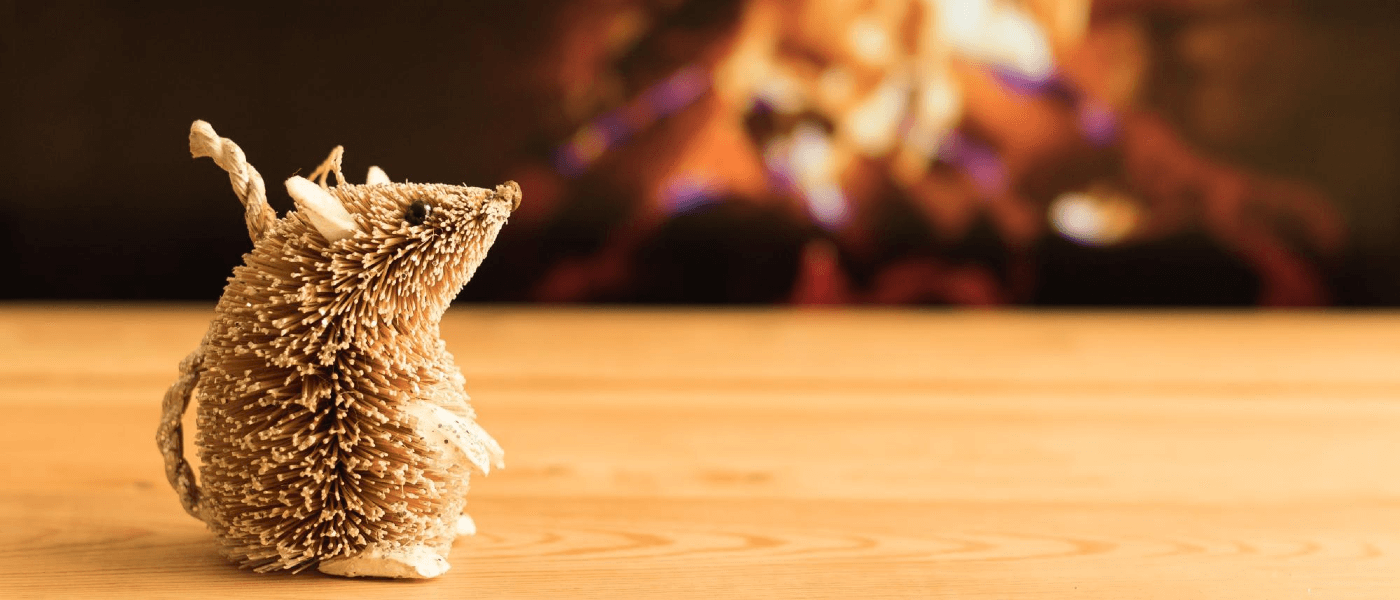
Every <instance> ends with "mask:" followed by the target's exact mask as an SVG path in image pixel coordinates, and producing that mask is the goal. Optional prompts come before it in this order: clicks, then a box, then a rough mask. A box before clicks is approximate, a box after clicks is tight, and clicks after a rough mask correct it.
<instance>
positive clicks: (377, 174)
mask: <svg viewBox="0 0 1400 600" xmlns="http://www.w3.org/2000/svg"><path fill="white" fill-rule="evenodd" d="M381 183H389V174H388V173H385V172H384V169H381V168H379V167H370V168H369V176H368V177H365V185H378V184H381Z"/></svg>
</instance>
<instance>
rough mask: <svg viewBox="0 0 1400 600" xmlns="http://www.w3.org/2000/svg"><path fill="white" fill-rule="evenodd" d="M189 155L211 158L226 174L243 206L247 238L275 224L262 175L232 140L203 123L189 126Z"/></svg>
mask: <svg viewBox="0 0 1400 600" xmlns="http://www.w3.org/2000/svg"><path fill="white" fill-rule="evenodd" d="M190 154H191V155H193V156H194V157H195V158H204V157H208V158H212V159H214V164H216V165H219V168H221V169H223V170H224V171H227V172H228V180H229V184H230V185H232V186H233V193H234V194H237V195H238V201H239V202H242V203H243V209H244V212H243V219H244V221H246V222H247V225H248V237H249V238H251V239H252V240H253V241H254V242H257V241H258V240H260V239H262V237H263V235H265V234H266V233H267V232H268V230H270V229H272V225H273V223H275V222H276V221H277V213H276V212H274V211H273V210H272V207H271V206H268V204H267V188H266V186H264V185H263V179H262V175H259V174H258V170H257V169H255V168H253V165H250V164H248V159H247V157H245V156H244V155H243V149H242V148H239V147H238V144H235V143H233V140H230V139H228V138H221V137H219V134H218V133H215V132H214V127H213V126H211V125H210V124H209V123H206V122H204V121H195V122H194V123H193V124H191V125H190Z"/></svg>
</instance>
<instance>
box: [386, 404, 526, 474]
mask: <svg viewBox="0 0 1400 600" xmlns="http://www.w3.org/2000/svg"><path fill="white" fill-rule="evenodd" d="M406 412H407V413H408V414H410V415H413V417H414V418H415V419H417V420H418V425H417V429H418V434H419V435H421V436H423V437H424V438H425V439H427V440H428V441H430V442H433V443H442V444H447V445H449V446H452V447H454V448H456V449H457V450H458V451H460V452H461V453H462V454H463V455H465V456H466V457H467V461H469V462H471V464H472V465H473V466H475V467H476V468H477V470H479V471H481V472H482V473H483V474H488V473H490V472H491V467H492V466H494V467H496V468H497V469H500V468H503V467H505V466H506V463H505V451H504V450H501V446H500V444H497V443H496V440H494V439H491V435H490V434H488V433H486V430H485V429H482V428H481V426H480V425H477V424H476V421H473V420H471V419H464V418H462V417H459V416H457V415H455V414H453V413H452V411H450V410H447V409H445V408H443V407H441V406H438V405H436V404H433V403H431V402H426V401H421V400H420V401H418V402H414V403H412V404H410V405H409V406H408V407H407V409H406Z"/></svg>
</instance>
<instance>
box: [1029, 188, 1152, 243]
mask: <svg viewBox="0 0 1400 600" xmlns="http://www.w3.org/2000/svg"><path fill="white" fill-rule="evenodd" d="M1141 212H1142V210H1141V209H1140V208H1138V205H1137V204H1136V203H1134V202H1132V201H1131V200H1129V199H1127V198H1124V197H1122V196H1116V195H1113V194H1111V193H1109V192H1104V191H1094V192H1068V193H1065V194H1062V195H1061V196H1060V197H1059V198H1056V199H1055V201H1054V202H1053V203H1051V204H1050V225H1051V226H1052V227H1054V228H1055V231H1057V232H1059V234H1060V235H1062V236H1064V237H1066V238H1068V239H1070V240H1073V241H1075V242H1079V243H1081V244H1085V245H1088V246H1108V245H1112V244H1116V243H1119V242H1122V241H1123V240H1124V239H1125V238H1127V237H1128V235H1129V234H1131V233H1132V232H1133V230H1134V229H1135V228H1136V227H1137V225H1138V223H1139V222H1141V220H1142V219H1141V217H1142V215H1141Z"/></svg>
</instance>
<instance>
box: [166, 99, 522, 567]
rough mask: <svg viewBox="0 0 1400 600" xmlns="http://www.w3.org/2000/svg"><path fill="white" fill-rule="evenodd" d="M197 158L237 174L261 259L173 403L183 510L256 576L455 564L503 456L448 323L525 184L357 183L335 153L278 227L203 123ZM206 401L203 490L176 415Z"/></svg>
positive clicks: (238, 162)
mask: <svg viewBox="0 0 1400 600" xmlns="http://www.w3.org/2000/svg"><path fill="white" fill-rule="evenodd" d="M190 152H191V153H192V154H193V155H194V156H195V157H206V156H207V157H210V158H212V159H214V162H215V163H217V164H218V165H219V166H220V167H221V168H223V169H224V170H225V171H227V172H228V174H229V180H230V182H231V183H232V184H233V189H234V192H235V193H236V194H237V195H238V198H239V200H240V201H242V203H243V205H244V208H245V220H246V222H247V226H248V234H249V236H250V237H251V238H252V239H253V250H252V252H249V253H248V254H247V255H245V256H244V264H243V265H242V266H239V267H237V268H235V269H234V271H233V277H231V278H230V279H229V283H228V287H226V288H225V289H224V294H223V297H222V298H220V300H219V304H218V306H217V307H216V308H215V315H214V320H213V322H212V323H210V325H209V331H208V333H206V334H205V337H204V340H203V342H201V343H200V346H199V348H198V349H197V350H195V351H194V352H193V353H192V354H190V355H189V357H187V358H186V359H185V360H184V361H183V362H181V363H180V377H179V379H178V380H176V382H175V383H174V385H172V386H171V387H170V390H169V391H168V392H167V393H166V395H165V401H164V406H163V411H162V417H161V423H160V428H159V430H158V431H157V435H156V440H157V443H158V445H159V446H160V449H161V453H162V454H163V455H164V458H165V471H166V477H167V479H169V480H170V484H171V486H172V487H173V488H175V491H176V492H177V494H178V495H179V497H180V502H181V504H182V505H183V506H184V508H185V511H186V512H188V513H190V514H191V515H193V516H194V517H195V518H198V519H200V520H202V521H204V522H205V523H206V524H207V525H208V526H209V529H210V530H212V531H213V532H214V534H215V535H216V536H217V537H218V539H219V541H220V543H221V544H222V547H223V551H224V554H225V555H227V556H228V557H229V558H230V559H231V560H233V561H234V562H236V563H238V564H239V565H241V566H244V567H248V568H252V569H254V570H256V571H260V572H265V571H279V570H289V571H303V570H305V569H308V568H312V567H315V568H317V569H319V570H320V571H322V572H324V573H330V574H333V575H344V576H351V577H355V576H366V577H409V578H428V577H436V576H438V575H440V574H442V573H443V572H445V571H446V570H447V569H448V567H449V565H448V562H447V557H448V553H449V552H450V551H451V549H452V542H453V540H455V539H456V537H457V535H458V534H459V533H467V534H470V533H473V532H474V531H475V527H474V526H473V525H472V522H471V519H470V518H469V517H468V516H467V515H466V514H464V513H463V508H464V507H465V505H466V495H467V484H468V477H469V475H470V473H471V471H473V470H476V471H480V472H481V473H483V474H485V473H487V472H489V471H490V469H491V467H492V466H495V467H497V468H499V467H501V466H503V463H502V451H501V448H500V446H499V445H497V444H496V441H495V440H493V439H491V436H490V435H488V434H487V433H486V431H484V430H483V429H482V428H481V427H480V426H479V425H477V424H476V420H475V414H474V413H473V412H472V409H471V406H470V405H469V404H468V397H467V394H466V391H465V390H464V389H463V385H464V383H465V381H464V380H463V378H462V373H461V371H460V370H459V369H458V368H457V366H456V364H454V362H453V360H452V355H451V354H449V353H448V351H447V347H446V346H445V345H444V344H443V341H442V339H441V338H440V337H439V335H438V326H439V323H440V321H441V319H442V315H443V312H444V311H445V310H446V309H447V306H448V304H449V303H450V302H451V301H452V299H453V297H455V296H456V295H457V293H458V292H459V291H460V290H461V289H462V286H463V285H465V284H466V283H467V281H468V280H470V279H471V277H472V274H473V273H475V272H476V268H477V267H478V266H479V265H480V264H481V261H482V259H484V258H485V257H486V251H487V250H488V249H490V248H491V244H492V243H493V242H495V240H496V235H497V234H498V233H499V232H500V230H501V227H502V226H503V225H505V223H506V220H507V218H508V217H509V216H510V214H511V212H512V211H513V210H515V209H516V208H517V207H518V206H519V205H520V197H521V194H520V186H518V185H517V184H516V183H515V182H513V181H512V182H507V183H505V184H503V185H499V186H496V189H495V190H488V189H482V188H473V187H465V186H451V185H440V184H418V183H391V182H390V181H389V178H388V176H387V175H385V174H384V171H382V170H380V169H379V168H377V167H372V168H371V169H370V173H369V178H368V183H366V184H365V185H351V184H347V183H346V182H345V178H344V176H343V174H342V173H341V169H340V158H341V154H342V152H343V150H342V149H341V148H339V147H337V148H336V149H335V150H334V151H332V152H331V156H330V158H328V159H327V160H326V162H325V163H323V164H322V165H321V166H320V168H318V169H317V170H316V171H315V172H313V173H312V174H311V177H310V178H302V177H292V178H291V179H288V180H287V182H286V187H287V192H288V193H289V194H290V195H291V197H292V200H294V201H295V204H296V210H293V211H292V212H290V213H288V214H287V215H286V216H285V217H282V218H281V219H278V218H277V215H276V213H275V212H273V210H272V209H271V207H269V206H268V204H267V194H266V188H265V187H264V185H263V180H262V177H261V175H259V174H258V171H257V170H256V169H254V168H253V167H252V165H249V164H248V163H247V161H246V159H245V157H244V155H243V151H242V150H240V149H239V148H238V146H237V145H235V144H234V143H233V142H232V141H230V140H228V139H226V138H220V137H218V135H217V134H216V133H215V132H214V129H213V128H212V127H210V126H209V124H208V123H205V122H203V121H195V122H194V124H193V125H192V126H191V127H190ZM330 174H334V175H335V179H336V185H335V186H334V187H328V186H327V184H326V179H327V177H328V176H329V175H330ZM196 397H197V398H198V400H199V413H198V415H199V417H198V429H199V431H198V434H197V435H196V437H195V443H196V445H197V446H198V450H199V458H200V460H201V462H202V466H201V467H200V473H199V481H198V483H196V481H195V473H194V470H193V469H192V468H191V466H190V465H189V464H188V463H187V462H186V461H185V458H184V449H183V437H182V436H183V432H182V431H181V422H180V420H181V416H182V415H183V414H184V412H185V409H186V407H187V406H188V405H189V402H190V400H191V398H196Z"/></svg>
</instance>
